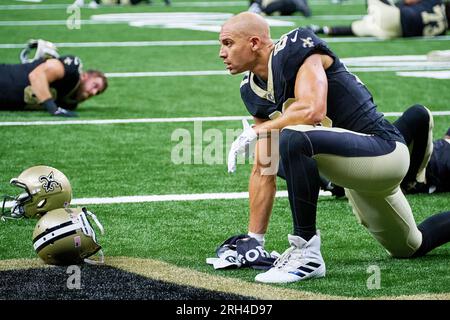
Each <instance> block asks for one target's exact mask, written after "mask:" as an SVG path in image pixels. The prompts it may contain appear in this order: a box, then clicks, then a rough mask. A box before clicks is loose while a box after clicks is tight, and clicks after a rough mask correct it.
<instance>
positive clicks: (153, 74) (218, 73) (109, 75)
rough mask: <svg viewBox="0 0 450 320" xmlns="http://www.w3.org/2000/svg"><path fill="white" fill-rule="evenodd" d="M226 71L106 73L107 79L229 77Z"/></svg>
mask: <svg viewBox="0 0 450 320" xmlns="http://www.w3.org/2000/svg"><path fill="white" fill-rule="evenodd" d="M229 74H230V73H229V72H228V71H226V70H207V71H163V72H111V73H105V76H106V77H107V78H134V77H182V76H223V75H229Z"/></svg>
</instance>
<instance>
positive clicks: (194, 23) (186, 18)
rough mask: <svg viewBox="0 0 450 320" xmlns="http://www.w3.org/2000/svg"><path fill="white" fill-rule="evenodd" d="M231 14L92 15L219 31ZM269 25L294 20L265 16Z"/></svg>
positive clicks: (140, 23)
mask: <svg viewBox="0 0 450 320" xmlns="http://www.w3.org/2000/svg"><path fill="white" fill-rule="evenodd" d="M231 16H233V14H231V13H220V12H165V13H164V12H163V13H161V12H140V13H109V14H99V15H92V16H91V20H93V21H104V22H116V21H120V22H126V23H129V25H130V26H133V27H157V28H169V29H174V28H175V29H188V30H199V31H210V32H219V31H220V28H221V26H222V24H223V23H224V22H225V21H226V20H228V19H229V18H230V17H231ZM265 20H266V21H267V23H268V24H269V26H271V27H276V26H283V27H284V26H286V27H293V26H295V23H294V22H291V21H287V20H275V19H272V18H267V17H266V18H265Z"/></svg>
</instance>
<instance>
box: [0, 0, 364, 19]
mask: <svg viewBox="0 0 450 320" xmlns="http://www.w3.org/2000/svg"><path fill="white" fill-rule="evenodd" d="M16 1H26V2H42V0H16ZM362 3H363V1H358V0H353V1H352V0H348V1H344V2H343V3H341V4H339V6H349V5H355V4H362ZM69 5H71V4H41V5H0V10H48V9H64V8H67V7H68V6H69ZM314 5H315V6H329V5H330V1H329V0H315V1H314ZM164 6H165V4H163V3H155V2H153V4H152V7H164ZM171 6H172V7H200V8H201V7H206V8H211V7H247V6H248V1H213V2H208V1H198V2H172V5H171ZM101 7H108V5H102V6H101ZM82 8H86V9H87V8H89V6H88V5H84V6H82ZM297 18H298V16H297Z"/></svg>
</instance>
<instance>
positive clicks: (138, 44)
mask: <svg viewBox="0 0 450 320" xmlns="http://www.w3.org/2000/svg"><path fill="white" fill-rule="evenodd" d="M55 45H56V46H57V47H58V48H104V47H106V48H111V47H127V48H129V47H177V46H212V45H214V46H219V40H180V41H124V42H60V43H55ZM24 46H25V44H23V43H17V44H16V43H5V44H0V49H21V48H24Z"/></svg>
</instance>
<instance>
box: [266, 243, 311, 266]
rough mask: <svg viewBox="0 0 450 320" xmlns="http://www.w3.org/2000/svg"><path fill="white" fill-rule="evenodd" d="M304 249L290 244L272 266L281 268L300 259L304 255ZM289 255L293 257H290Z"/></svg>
mask: <svg viewBox="0 0 450 320" xmlns="http://www.w3.org/2000/svg"><path fill="white" fill-rule="evenodd" d="M304 251H305V250H304V249H301V248H297V247H295V246H291V247H290V248H288V249H287V250H286V251H285V252H283V254H282V255H281V256H280V257H279V258H278V259H277V260H275V262H274V263H273V266H274V267H275V268H278V269H282V268H284V267H286V266H288V265H289V264H291V263H292V262H293V261H297V260H299V259H301V258H302V257H303V256H304ZM291 257H292V258H293V259H291Z"/></svg>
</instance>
